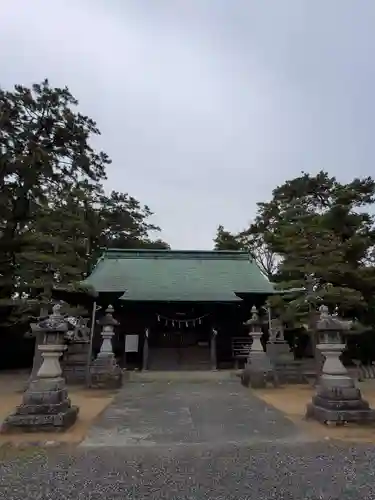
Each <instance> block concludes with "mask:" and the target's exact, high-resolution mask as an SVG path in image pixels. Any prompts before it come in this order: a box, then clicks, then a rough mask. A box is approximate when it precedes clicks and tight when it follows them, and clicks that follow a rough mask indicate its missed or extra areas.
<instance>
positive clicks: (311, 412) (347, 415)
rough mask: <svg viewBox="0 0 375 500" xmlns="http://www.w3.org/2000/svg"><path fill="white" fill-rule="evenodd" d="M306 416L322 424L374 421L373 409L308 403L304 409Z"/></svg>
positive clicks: (374, 412)
mask: <svg viewBox="0 0 375 500" xmlns="http://www.w3.org/2000/svg"><path fill="white" fill-rule="evenodd" d="M306 418H307V419H314V420H317V421H318V422H320V423H322V424H327V423H331V422H332V423H337V424H343V423H346V422H348V423H349V422H350V423H358V424H365V423H371V422H375V410H371V409H356V410H334V409H328V408H323V407H321V406H316V405H314V404H313V403H311V404H309V405H308V406H307V409H306Z"/></svg>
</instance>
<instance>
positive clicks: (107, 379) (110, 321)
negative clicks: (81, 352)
mask: <svg viewBox="0 0 375 500" xmlns="http://www.w3.org/2000/svg"><path fill="white" fill-rule="evenodd" d="M113 312H114V309H113V307H112V306H108V308H107V309H106V311H105V315H104V316H103V317H102V318H101V319H100V320H99V321H98V324H99V325H100V326H101V327H102V332H101V335H102V345H101V346H100V352H99V354H98V356H97V358H96V359H95V361H94V362H93V364H92V365H91V367H90V387H91V388H95V389H118V388H119V387H121V386H122V371H121V368H120V367H119V366H118V364H117V362H116V358H115V355H114V353H113V348H112V338H113V336H114V334H115V332H114V327H115V326H117V325H118V324H119V322H118V321H117V320H115V318H114V317H113Z"/></svg>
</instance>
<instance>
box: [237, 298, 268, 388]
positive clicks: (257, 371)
mask: <svg viewBox="0 0 375 500" xmlns="http://www.w3.org/2000/svg"><path fill="white" fill-rule="evenodd" d="M251 313H252V317H251V319H250V320H249V321H247V322H246V323H245V324H246V325H247V326H250V335H251V336H252V338H253V343H252V344H251V348H250V352H249V357H248V359H247V362H246V365H245V368H244V369H243V372H242V376H241V382H242V384H243V385H244V386H246V387H249V386H250V387H252V388H253V389H260V388H263V387H266V385H267V383H268V382H272V383H273V384H274V385H277V377H276V373H275V371H274V369H273V367H272V365H271V362H270V359H269V358H268V356H267V354H266V353H265V352H264V350H263V346H262V343H261V341H260V339H261V337H262V334H263V333H262V330H261V323H260V321H259V317H258V313H257V309H256V307H253V308H252V309H251Z"/></svg>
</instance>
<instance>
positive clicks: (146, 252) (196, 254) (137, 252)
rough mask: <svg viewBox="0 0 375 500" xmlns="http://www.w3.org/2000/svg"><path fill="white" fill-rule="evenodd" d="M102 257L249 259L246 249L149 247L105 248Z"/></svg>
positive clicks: (250, 258)
mask: <svg viewBox="0 0 375 500" xmlns="http://www.w3.org/2000/svg"><path fill="white" fill-rule="evenodd" d="M102 251H103V253H102V255H101V259H134V258H136V259H181V260H182V259H202V260H213V259H214V260H221V259H223V260H224V259H228V260H248V261H252V260H253V258H252V257H251V255H250V253H249V252H247V251H246V250H166V249H159V248H158V249H153V248H151V249H149V248H132V249H121V248H103V249H102Z"/></svg>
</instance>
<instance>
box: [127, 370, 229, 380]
mask: <svg viewBox="0 0 375 500" xmlns="http://www.w3.org/2000/svg"><path fill="white" fill-rule="evenodd" d="M126 375H127V378H128V380H130V381H134V382H154V381H159V380H162V381H167V382H168V381H169V382H173V381H179V382H180V381H196V382H204V381H211V380H229V379H231V378H233V377H235V376H236V372H235V371H234V370H216V371H213V370H212V371H211V370H207V371H203V370H199V371H198V370H197V371H193V370H186V371H185V370H175V371H172V370H171V371H156V370H152V371H151V370H150V371H142V372H141V371H128V372H126Z"/></svg>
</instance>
